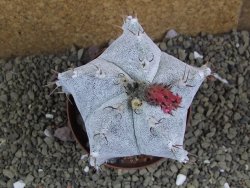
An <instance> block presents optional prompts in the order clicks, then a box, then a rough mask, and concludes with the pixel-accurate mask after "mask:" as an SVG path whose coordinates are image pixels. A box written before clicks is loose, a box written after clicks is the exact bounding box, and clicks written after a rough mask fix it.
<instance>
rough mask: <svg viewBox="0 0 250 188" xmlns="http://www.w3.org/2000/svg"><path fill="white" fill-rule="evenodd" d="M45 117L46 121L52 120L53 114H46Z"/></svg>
mask: <svg viewBox="0 0 250 188" xmlns="http://www.w3.org/2000/svg"><path fill="white" fill-rule="evenodd" d="M45 117H46V118H47V119H53V118H54V115H53V114H46V115H45Z"/></svg>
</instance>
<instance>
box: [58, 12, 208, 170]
mask: <svg viewBox="0 0 250 188" xmlns="http://www.w3.org/2000/svg"><path fill="white" fill-rule="evenodd" d="M122 28H123V34H122V35H121V36H120V37H119V38H118V39H117V40H115V41H114V42H113V43H112V44H111V45H110V46H109V47H108V48H107V49H106V50H105V51H104V52H103V54H101V55H100V56H99V57H98V58H96V59H95V60H93V61H91V62H90V63H88V64H86V65H84V66H81V67H78V68H75V69H73V70H68V71H66V72H63V73H59V74H58V81H57V85H58V86H62V90H63V91H64V92H65V93H67V94H71V95H72V96H73V97H74V100H75V102H76V105H77V107H78V109H79V111H80V113H81V116H82V118H83V120H84V122H85V126H86V130H87V134H88V138H89V143H90V156H91V161H90V162H91V165H93V166H99V165H101V164H103V163H105V162H106V161H108V160H109V159H111V158H116V157H125V156H133V155H140V154H145V155H152V156H159V157H165V158H172V159H176V160H178V161H180V162H187V161H188V156H187V154H188V152H187V151H186V150H184V149H183V147H182V145H183V139H184V133H185V128H186V118H187V110H188V108H189V106H190V105H191V103H192V100H193V98H194V95H195V94H196V92H197V90H198V89H199V87H200V85H201V84H202V82H203V80H204V79H205V78H206V77H207V76H208V75H210V74H211V70H210V69H209V68H208V67H207V66H202V67H201V68H196V67H192V66H190V65H187V64H185V63H184V62H182V61H180V60H178V59H176V58H175V57H173V56H171V55H168V54H167V53H164V52H161V50H160V49H159V48H158V47H157V45H155V44H154V43H153V41H152V40H151V39H150V38H149V37H148V36H147V34H146V33H145V32H144V30H143V28H142V27H141V25H140V24H139V22H138V20H137V18H133V17H132V16H128V17H127V19H126V21H125V23H124V24H123V26H122Z"/></svg>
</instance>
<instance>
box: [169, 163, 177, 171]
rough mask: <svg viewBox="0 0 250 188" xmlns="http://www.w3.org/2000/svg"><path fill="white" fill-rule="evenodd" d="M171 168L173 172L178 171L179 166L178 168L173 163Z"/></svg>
mask: <svg viewBox="0 0 250 188" xmlns="http://www.w3.org/2000/svg"><path fill="white" fill-rule="evenodd" d="M170 170H171V171H172V172H173V173H176V172H178V168H177V167H176V166H175V165H174V164H172V165H171V166H170Z"/></svg>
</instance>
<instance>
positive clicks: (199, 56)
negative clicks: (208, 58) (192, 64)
mask: <svg viewBox="0 0 250 188" xmlns="http://www.w3.org/2000/svg"><path fill="white" fill-rule="evenodd" d="M194 59H203V55H201V54H199V53H198V52H196V51H194Z"/></svg>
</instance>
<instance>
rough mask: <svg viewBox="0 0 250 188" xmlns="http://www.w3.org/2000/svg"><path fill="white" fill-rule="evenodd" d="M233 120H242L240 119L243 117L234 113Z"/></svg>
mask: <svg viewBox="0 0 250 188" xmlns="http://www.w3.org/2000/svg"><path fill="white" fill-rule="evenodd" d="M233 118H234V120H235V121H238V120H240V119H241V115H240V113H238V112H235V113H234V117H233Z"/></svg>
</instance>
